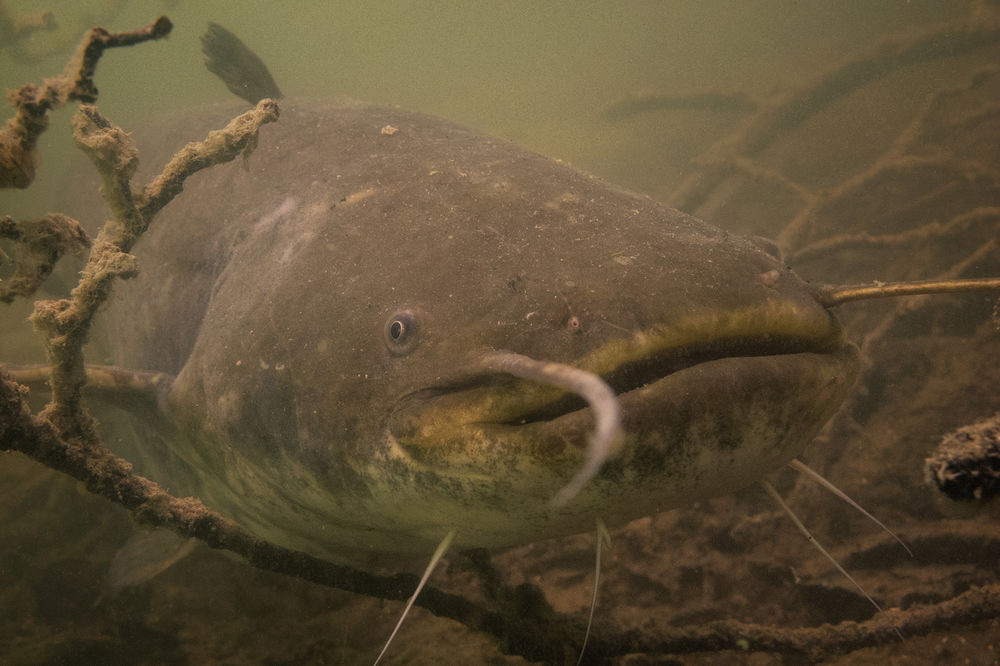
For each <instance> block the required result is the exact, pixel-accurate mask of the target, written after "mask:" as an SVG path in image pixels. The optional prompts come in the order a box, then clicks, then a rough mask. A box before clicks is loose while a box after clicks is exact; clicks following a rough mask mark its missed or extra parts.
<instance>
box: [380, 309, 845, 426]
mask: <svg viewBox="0 0 1000 666" xmlns="http://www.w3.org/2000/svg"><path fill="white" fill-rule="evenodd" d="M845 344H847V343H846V338H845V337H844V336H843V334H842V330H841V329H839V326H838V327H837V328H835V329H831V334H830V335H827V336H824V337H812V338H810V337H801V336H781V335H768V334H766V335H757V336H752V337H743V338H740V337H737V338H715V339H711V340H703V341H699V342H694V343H690V344H686V345H682V346H679V347H674V348H669V347H659V348H656V349H655V350H654V351H653V353H648V354H646V355H644V356H640V355H636V354H632V355H630V356H629V358H628V359H627V360H626V361H625V362H623V363H620V364H617V365H615V366H613V367H611V368H610V369H608V370H607V371H605V372H603V373H595V374H598V375H599V376H600V377H601V379H602V380H604V381H605V382H607V383H608V385H609V386H610V387H611V388H612V390H613V391H614V393H615V395H617V396H619V397H622V396H624V395H625V394H627V393H629V392H631V391H633V390H635V389H639V388H642V387H644V386H647V385H649V384H652V383H654V382H656V381H658V380H660V379H663V378H665V377H667V376H670V375H672V374H674V373H677V372H680V371H683V370H685V369H688V368H692V367H695V366H697V365H700V364H703V363H707V362H711V361H719V360H723V359H727V358H739V357H744V358H745V357H756V358H764V357H768V356H782V355H789V354H799V353H819V354H826V353H834V352H837V351H839V350H841V349H842V348H843V347H844V345H845ZM577 367H581V368H582V369H584V370H590V368H588V367H587V366H586V364H582V363H581V364H580V365H578V366H577ZM586 407H587V403H586V402H585V401H584V400H583V398H581V397H580V396H578V395H576V394H573V393H567V392H565V391H564V390H563V389H559V388H556V387H552V386H546V385H543V384H538V383H535V382H531V381H529V380H522V379H517V378H514V377H512V376H507V375H503V374H497V373H489V372H475V371H474V372H471V373H468V374H464V375H461V376H459V377H456V378H455V379H454V380H452V381H448V382H445V383H442V384H437V385H434V386H428V387H426V388H423V389H419V390H417V391H414V392H412V393H410V394H407V395H406V396H404V397H403V398H402V399H401V400H400V401H399V402H398V403H397V405H396V409H394V411H393V415H392V417H391V419H390V422H391V423H392V430H393V431H394V432H396V433H397V434H398V435H399V436H400V437H403V438H404V439H405V438H406V436H405V435H404V433H407V432H408V433H410V434H416V433H417V432H418V431H420V430H421V429H422V426H421V425H420V424H425V425H427V424H429V423H431V422H435V421H436V422H438V423H442V422H444V421H450V422H452V423H458V422H464V423H479V424H487V423H492V424H497V425H509V426H518V425H527V424H530V423H534V422H539V421H550V420H553V419H556V418H559V417H561V416H564V415H566V414H569V413H571V412H574V411H578V410H581V409H585V408H586Z"/></svg>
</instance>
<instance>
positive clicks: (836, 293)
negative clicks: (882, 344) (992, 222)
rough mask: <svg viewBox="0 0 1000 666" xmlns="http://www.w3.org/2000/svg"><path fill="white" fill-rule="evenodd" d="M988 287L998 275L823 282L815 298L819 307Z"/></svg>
mask: <svg viewBox="0 0 1000 666" xmlns="http://www.w3.org/2000/svg"><path fill="white" fill-rule="evenodd" d="M992 289H1000V278H968V279H964V280H919V281H915V282H882V283H875V284H852V285H823V286H821V287H819V289H818V290H817V292H816V298H817V299H818V300H819V302H820V303H821V304H822V305H823V307H827V308H831V307H834V306H836V305H840V304H841V303H847V302H849V301H862V300H867V299H871V298H894V297H896V296H914V295H918V294H947V293H954V292H962V291H989V290H992Z"/></svg>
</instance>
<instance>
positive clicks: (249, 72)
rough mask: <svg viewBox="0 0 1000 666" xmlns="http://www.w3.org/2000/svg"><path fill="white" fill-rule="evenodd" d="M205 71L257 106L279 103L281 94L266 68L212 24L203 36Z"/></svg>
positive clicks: (238, 41)
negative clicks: (273, 102)
mask: <svg viewBox="0 0 1000 666" xmlns="http://www.w3.org/2000/svg"><path fill="white" fill-rule="evenodd" d="M201 52H202V53H203V54H204V56H205V67H207V68H208V71H210V72H212V73H213V74H215V75H216V76H217V77H219V78H220V79H222V82H223V83H225V84H226V87H227V88H229V91H230V92H231V93H233V94H234V95H236V96H237V97H240V98H242V99H245V100H246V101H248V102H250V103H251V104H256V103H257V102H259V101H260V100H262V99H267V98H271V99H278V98H279V97H281V91H280V90H279V89H278V84H277V83H275V82H274V77H272V76H271V72H270V71H269V70H268V69H267V65H265V64H264V61H263V60H261V59H260V58H259V57H258V56H257V54H256V53H254V52H253V51H251V50H250V49H249V47H247V45H246V44H244V43H243V42H242V41H240V39H239V37H237V36H236V35H234V34H233V33H231V32H229V31H228V30H226V29H225V28H223V27H222V26H221V25H219V24H218V23H209V24H208V30H206V31H205V34H204V35H202V36H201Z"/></svg>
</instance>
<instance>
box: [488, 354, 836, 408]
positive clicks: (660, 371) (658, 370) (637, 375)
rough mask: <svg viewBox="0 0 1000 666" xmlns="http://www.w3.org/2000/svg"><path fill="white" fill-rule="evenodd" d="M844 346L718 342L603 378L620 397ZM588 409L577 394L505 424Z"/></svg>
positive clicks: (644, 360)
mask: <svg viewBox="0 0 1000 666" xmlns="http://www.w3.org/2000/svg"><path fill="white" fill-rule="evenodd" d="M841 346H842V345H840V344H829V343H827V342H823V343H819V344H818V343H817V342H816V341H814V340H804V339H795V338H786V339H782V338H780V337H777V336H768V337H767V338H764V339H759V338H758V339H735V340H715V341H712V342H711V343H709V344H705V345H694V346H688V347H681V348H677V349H671V350H666V351H664V352H661V353H657V354H653V355H650V356H649V357H647V358H642V359H637V360H632V361H629V362H627V363H624V364H622V365H620V366H618V367H616V368H615V369H613V370H612V371H611V372H609V373H605V374H604V375H601V379H603V380H604V381H605V382H607V383H608V385H609V386H610V387H611V388H612V390H613V391H614V393H615V395H616V396H619V397H621V396H622V395H624V394H626V393H628V392H629V391H633V390H635V389H638V388H642V387H643V386H647V385H649V384H652V383H653V382H656V381H658V380H660V379H663V378H665V377H667V376H669V375H671V374H674V373H676V372H680V371H682V370H685V369H688V368H692V367H694V366H696V365H699V364H701V363H707V362H710V361H718V360H723V359H727V358H738V357H744V358H745V357H767V356H781V355H786V354H798V353H829V352H833V351H836V350H837V349H840V348H841ZM585 407H587V403H586V401H584V400H583V399H582V398H581V397H580V396H578V395H574V394H564V395H562V396H561V397H560V398H558V399H556V400H554V401H552V402H549V403H548V404H545V405H542V406H540V407H538V408H537V409H535V410H531V411H529V412H526V413H523V414H521V415H519V416H516V417H514V418H512V419H510V420H508V421H506V422H505V425H525V424H528V423H533V422H536V421H548V420H552V419H555V418H558V417H559V416H562V415H564V414H568V413H570V412H573V411H576V410H578V409H583V408H585Z"/></svg>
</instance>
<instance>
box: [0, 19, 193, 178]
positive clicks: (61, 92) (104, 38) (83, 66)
mask: <svg viewBox="0 0 1000 666" xmlns="http://www.w3.org/2000/svg"><path fill="white" fill-rule="evenodd" d="M171 28H173V25H172V24H171V23H170V20H169V19H168V18H167V17H165V16H161V17H160V18H158V19H157V20H156V21H154V22H153V23H151V24H150V25H148V26H146V27H145V28H140V29H139V30H133V31H131V32H122V33H117V34H111V33H109V32H108V31H107V30H104V29H103V28H94V29H92V30H91V31H90V32H88V33H87V36H86V37H85V38H84V40H83V42H82V43H81V44H80V47H79V48H78V49H77V52H76V54H75V55H74V56H73V57H72V58H71V59H70V61H69V62H68V63H67V65H66V69H65V70H64V71H63V73H62V74H61V75H59V76H56V77H54V78H51V79H46V80H45V83H44V84H43V85H41V86H37V85H34V84H30V83H29V84H27V85H24V86H21V87H20V88H18V89H17V90H12V91H9V92H8V93H7V99H8V101H9V102H10V103H11V104H12V105H13V106H14V108H15V109H16V110H17V113H16V114H15V115H14V117H13V118H11V119H10V120H8V121H7V123H6V124H5V125H4V127H3V129H2V130H0V187H3V188H11V187H14V188H25V187H27V186H28V185H30V184H31V181H32V180H34V178H35V167H36V163H37V159H38V158H37V155H36V152H35V145H36V144H37V142H38V137H39V136H40V135H41V133H42V132H44V131H45V128H46V127H48V124H49V111H51V110H53V109H55V108H57V107H59V106H62V105H63V104H66V103H67V102H70V101H73V100H76V101H80V102H87V103H92V102H94V101H96V100H97V87H96V86H95V85H94V72H95V70H96V69H97V62H98V61H99V60H100V58H101V55H103V53H104V50H105V49H109V48H115V47H118V46H131V45H133V44H138V43H139V42H145V41H149V40H151V39H160V38H162V37H166V36H167V34H169V33H170V30H171Z"/></svg>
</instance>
